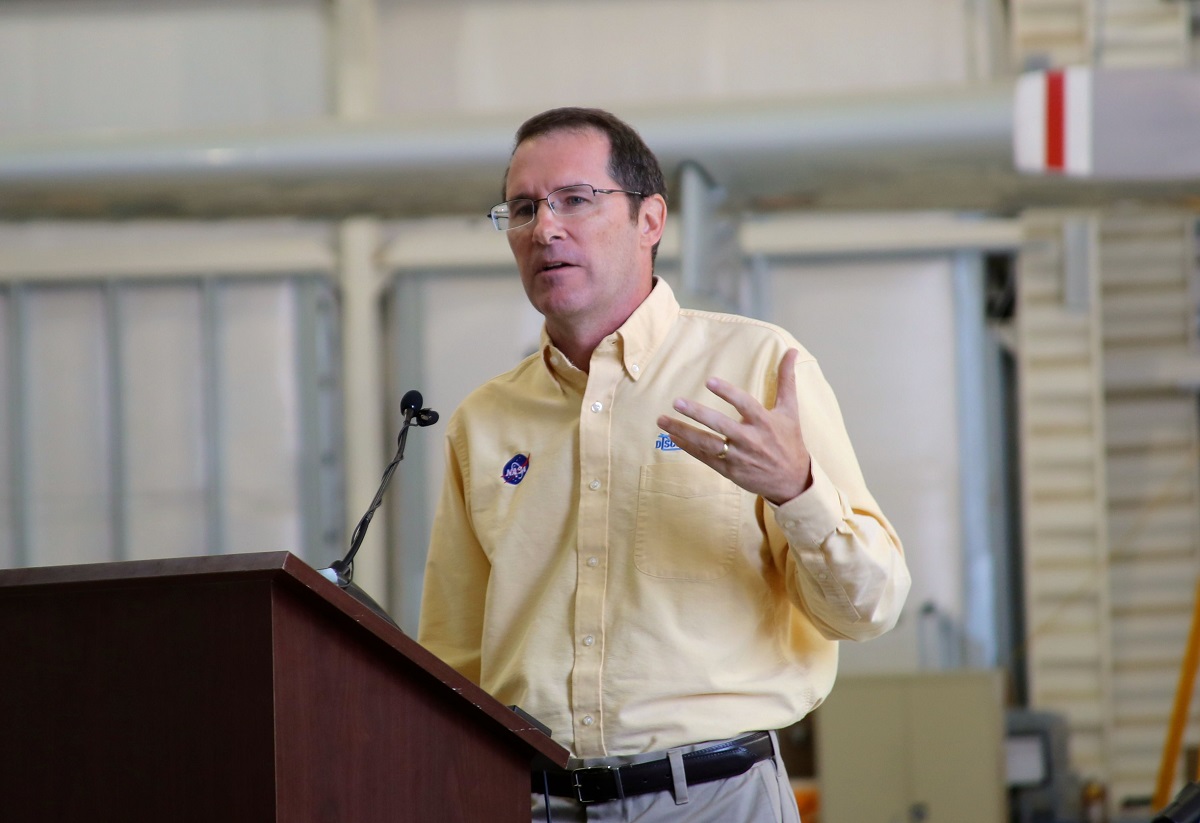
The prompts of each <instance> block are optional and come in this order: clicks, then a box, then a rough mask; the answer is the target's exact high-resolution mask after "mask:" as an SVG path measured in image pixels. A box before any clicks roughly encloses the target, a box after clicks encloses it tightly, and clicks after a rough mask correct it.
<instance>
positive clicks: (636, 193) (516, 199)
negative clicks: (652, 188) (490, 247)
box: [487, 183, 646, 231]
mask: <svg viewBox="0 0 1200 823" xmlns="http://www.w3.org/2000/svg"><path fill="white" fill-rule="evenodd" d="M583 187H586V188H589V189H591V190H592V194H594V195H595V194H632V195H633V196H634V197H646V194H645V193H644V192H640V191H630V190H629V189H598V188H596V187H595V186H593V185H592V184H591V183H572V184H571V185H569V186H561V187H559V188H557V189H555V190H554V191H552V192H548V193H547V194H546V196H545V197H514V198H513V199H512V200H504V201H503V202H500V203H497V204H496V205H494V206H492V208H491V211H489V212H488V213H487V217H488V218H489V219H491V221H492V227H493V228H495V229H496V231H513V230H514V229H523V228H525V227H526V226H530V225H533V223H534V222H535V221H536V220H537V211H538V203H543V202H544V203H545V204H546V205H547V206H549V207H550V211H552V212H553V213H554V214H555V216H557V217H574V216H575V215H577V214H586V213H587V212H589V211H591V210H592V209H593V208H595V204H593V205H592V206H591V207H589V208H586V209H584V210H583V211H577V212H568V213H566V214H560V213H559V211H558V209H556V208H555V207H554V204H553V203H551V202H550V198H551V197H553V196H554V195H556V194H558V193H559V192H561V191H566V190H567V189H578V188H583ZM523 200H528V201H529V202H530V203H533V214H532V216H531V217H530V218H529V222H528V223H520V224H519V225H516V226H508V227H506V228H503V229H502V228H500V224H499V222H498V221H497V219H496V209H498V208H500V207H501V206H507V205H508V204H509V203H519V202H521V201H523ZM510 212H511V209H510ZM509 219H511V217H510V218H509Z"/></svg>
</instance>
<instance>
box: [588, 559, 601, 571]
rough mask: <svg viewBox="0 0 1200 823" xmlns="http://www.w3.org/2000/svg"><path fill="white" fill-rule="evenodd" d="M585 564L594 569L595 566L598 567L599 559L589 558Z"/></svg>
mask: <svg viewBox="0 0 1200 823" xmlns="http://www.w3.org/2000/svg"><path fill="white" fill-rule="evenodd" d="M587 564H588V565H589V566H591V567H592V568H593V569H594V568H596V567H597V566H599V565H600V558H598V557H589V558H588V559H587Z"/></svg>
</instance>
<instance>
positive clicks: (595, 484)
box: [588, 480, 600, 491]
mask: <svg viewBox="0 0 1200 823" xmlns="http://www.w3.org/2000/svg"><path fill="white" fill-rule="evenodd" d="M588 488H589V489H591V490H592V491H596V490H597V489H598V488H600V481H599V480H593V481H592V482H591V483H588Z"/></svg>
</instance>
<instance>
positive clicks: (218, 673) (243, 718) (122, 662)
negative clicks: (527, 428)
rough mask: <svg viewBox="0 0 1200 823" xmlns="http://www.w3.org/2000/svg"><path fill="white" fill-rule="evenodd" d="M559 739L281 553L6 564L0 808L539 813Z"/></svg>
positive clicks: (397, 820) (496, 816)
mask: <svg viewBox="0 0 1200 823" xmlns="http://www.w3.org/2000/svg"><path fill="white" fill-rule="evenodd" d="M566 760H567V752H566V750H565V749H563V748H562V747H560V746H559V745H558V744H556V743H554V742H553V741H552V740H551V739H550V738H548V737H546V736H545V735H544V734H542V733H541V732H540V731H538V730H537V729H535V728H533V727H532V726H531V724H529V723H528V722H526V721H524V720H522V719H521V718H520V717H519V716H518V715H517V714H515V713H514V712H512V711H510V710H509V709H508V708H506V707H505V706H503V705H501V704H500V703H498V702H497V701H496V700H494V699H493V698H492V697H491V696H489V695H488V694H486V693H485V692H483V691H482V690H481V689H479V687H477V686H475V685H474V684H473V683H471V682H469V681H467V680H465V679H464V678H463V677H461V676H460V675H459V674H458V673H457V672H455V671H454V670H452V669H451V668H450V667H449V666H447V665H446V664H445V663H443V662H442V661H441V660H439V659H438V658H436V657H434V656H433V655H432V654H431V653H429V652H427V651H426V650H425V649H424V648H422V647H421V646H420V645H418V644H417V643H416V642H415V641H414V640H412V639H411V638H409V637H408V636H407V635H405V634H404V633H403V632H401V631H399V630H398V629H396V628H395V627H394V626H391V625H390V624H388V622H387V621H386V620H384V619H383V618H381V617H379V616H378V615H376V614H375V613H374V612H372V611H370V610H369V609H368V608H366V607H365V606H363V605H362V604H361V603H359V602H358V601H357V600H355V599H354V598H353V597H351V596H350V595H348V594H346V593H345V592H343V591H342V590H341V589H339V588H338V587H337V586H335V585H334V584H332V583H330V582H329V581H328V580H326V579H325V578H324V577H322V576H321V575H320V574H318V573H317V572H316V571H314V570H313V569H312V568H311V567H310V566H308V565H306V564H305V563H304V562H303V561H301V560H300V559H298V558H297V557H295V556H293V555H291V554H288V553H287V552H273V553H265V554H241V555H224V556H217V557H198V558H185V559H173V560H148V561H134V562H126V563H99V564H92V565H82V566H59V567H49V568H31V569H9V570H2V571H0V819H2V820H5V821H12V822H13V823H35V822H37V823H40V822H41V821H47V823H48V822H49V821H54V823H69V822H70V823H73V821H121V823H141V821H147V822H149V821H154V823H163V821H172V823H179V822H180V821H204V823H215V822H216V821H220V823H242V822H243V821H245V822H246V823H249V822H250V821H254V823H262V822H263V821H279V822H280V823H310V821H311V823H372V822H373V821H380V822H381V823H382V821H387V822H388V823H402V822H407V821H412V823H451V822H453V821H463V823H505V822H507V821H514V822H515V821H520V823H528V821H529V819H530V804H529V769H530V765H531V763H534V762H538V763H540V764H542V765H545V764H546V763H547V762H551V763H555V764H557V765H560V766H561V765H564V764H565V763H566Z"/></svg>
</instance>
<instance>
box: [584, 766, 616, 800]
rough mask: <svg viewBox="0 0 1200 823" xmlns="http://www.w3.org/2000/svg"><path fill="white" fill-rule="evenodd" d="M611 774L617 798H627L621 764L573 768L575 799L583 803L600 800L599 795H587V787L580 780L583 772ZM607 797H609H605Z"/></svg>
mask: <svg viewBox="0 0 1200 823" xmlns="http://www.w3.org/2000/svg"><path fill="white" fill-rule="evenodd" d="M585 773H586V774H611V775H612V779H613V784H614V786H615V787H616V789H617V798H618V799H624V798H625V787H624V786H622V785H621V767H620V766H587V767H585V768H582V769H573V770H572V771H571V786H572V787H573V788H574V789H575V799H576V800H578V801H579V802H580V803H581V804H583V805H585V806H586V805H588V804H589V803H597V802H600V800H601V798H599V797H585V796H584V793H585V790H586V787H585V786H584V785H583V784H582V783H581V782H580V775H583V774H585ZM604 799H607V798H604Z"/></svg>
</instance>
